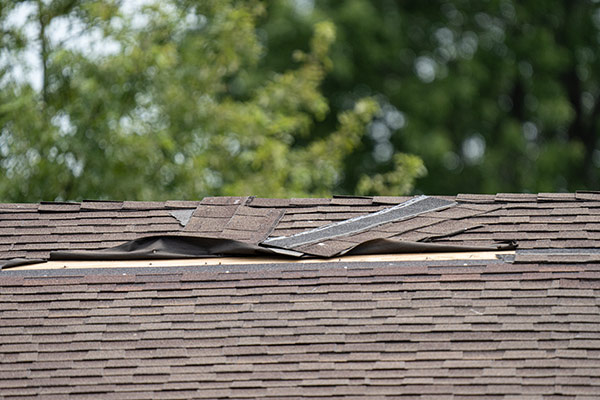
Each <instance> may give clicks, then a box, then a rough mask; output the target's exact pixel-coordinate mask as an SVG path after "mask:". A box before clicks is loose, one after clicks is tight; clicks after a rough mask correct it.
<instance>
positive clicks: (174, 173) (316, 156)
mask: <svg viewBox="0 0 600 400" xmlns="http://www.w3.org/2000/svg"><path fill="white" fill-rule="evenodd" d="M2 7H3V8H2V10H1V13H0V26H1V27H2V36H1V39H0V40H1V43H2V52H3V57H4V60H6V59H8V60H9V61H10V62H8V63H6V62H5V63H4V65H3V70H2V71H0V73H1V74H2V75H1V77H0V83H1V84H0V103H1V105H0V169H1V170H2V174H1V175H0V197H2V200H4V201H7V200H14V201H24V200H33V201H36V200H40V199H44V200H53V199H80V198H122V199H125V198H126V199H165V198H181V199H186V198H199V197H202V196H204V195H223V194H235V195H244V194H253V195H263V196H267V195H268V196H305V195H330V194H331V193H332V191H334V190H339V187H340V183H341V182H342V180H343V165H344V162H345V159H346V157H348V155H349V154H351V153H352V152H354V151H356V149H357V148H358V147H360V145H361V138H362V137H363V136H364V132H365V126H366V125H367V124H368V123H369V122H370V121H371V120H372V119H373V118H374V117H375V116H376V115H378V113H379V106H378V104H377V102H376V101H374V100H373V99H369V98H364V99H356V101H354V102H353V104H352V105H351V106H350V107H346V108H345V109H344V110H338V112H337V113H336V118H337V123H336V124H335V125H334V126H333V127H332V128H331V129H330V130H329V131H328V132H327V133H326V134H323V135H319V136H315V135H314V134H313V131H314V128H315V126H316V125H318V124H319V123H320V121H322V120H323V119H324V118H325V117H326V116H327V115H328V114H329V101H328V99H327V98H326V97H325V96H324V95H323V93H322V92H321V84H322V81H323V79H324V77H325V75H326V73H327V71H328V70H329V69H330V68H331V60H330V58H329V49H330V45H331V44H332V42H334V40H335V27H334V26H333V24H331V23H330V22H328V21H326V20H321V21H319V22H315V23H313V24H311V38H310V39H309V40H307V43H308V46H307V47H306V48H304V50H303V51H301V50H297V49H292V50H290V52H288V54H287V58H288V60H289V61H288V63H287V65H286V68H285V69H283V70H281V71H275V70H268V69H266V67H265V66H264V65H262V64H261V59H262V58H263V57H264V56H265V54H266V53H267V52H269V51H271V49H270V48H268V46H267V45H266V44H265V43H263V42H261V40H260V37H259V32H258V31H257V29H256V25H257V22H258V21H259V20H261V19H264V18H267V17H266V16H265V8H264V5H263V4H262V3H261V2H259V1H246V2H238V1H223V0H219V1H201V2H198V1H187V0H178V1H175V0H174V1H156V2H154V1H146V2H143V3H142V7H141V9H139V10H135V12H131V11H127V9H126V7H125V3H124V4H119V2H117V1H114V0H97V1H91V0H78V1H74V0H57V1H53V2H43V1H26V2H22V3H20V4H16V3H15V4H9V5H8V6H2ZM19 7H21V9H20V10H17V11H19V12H20V13H21V14H22V13H23V10H25V11H28V14H27V15H28V20H27V21H26V23H25V24H23V25H21V26H14V24H13V25H11V24H10V20H9V17H8V16H9V15H11V13H14V12H16V11H15V10H14V8H19ZM11 8H12V10H11ZM57 26H58V27H61V26H63V27H64V26H68V27H69V29H71V30H75V31H76V32H75V34H73V37H75V39H70V38H68V37H67V39H66V40H58V39H57V34H56V29H57V28H56V27H57ZM27 29H29V31H30V32H29V33H28V32H27ZM53 29H54V31H55V33H52V30H53ZM31 31H33V32H35V34H34V35H32V34H31ZM94 38H95V39H94ZM84 39H85V40H87V41H88V42H89V43H84V45H82V42H85V40H84ZM92 39H94V40H95V41H96V42H97V43H94V42H93V40H92ZM94 46H96V47H97V48H94ZM98 46H100V47H99V48H98ZM32 48H33V49H34V50H35V53H36V56H37V57H38V58H39V59H40V60H41V64H40V67H39V69H41V70H42V71H41V73H40V75H41V83H40V87H39V88H36V87H34V86H35V85H32V82H31V81H30V80H27V79H17V78H18V72H19V71H18V68H20V67H22V66H27V65H28V62H29V63H30V62H31V61H30V60H27V59H26V57H25V56H26V54H27V51H31V49H32ZM28 49H29V50H28ZM292 55H293V60H292ZM400 167H401V166H400ZM405 172H406V174H407V176H406V181H407V182H409V186H408V187H403V188H402V189H403V190H406V189H410V183H412V180H413V179H414V177H415V174H414V173H413V172H412V170H408V169H407V170H406V171H399V173H400V174H404V173H405ZM408 174H412V175H408Z"/></svg>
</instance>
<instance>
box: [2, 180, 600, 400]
mask: <svg viewBox="0 0 600 400" xmlns="http://www.w3.org/2000/svg"><path fill="white" fill-rule="evenodd" d="M409 199H410V198H407V197H398V198H395V197H374V198H365V197H360V198H352V197H341V198H333V199H259V198H253V197H227V198H205V199H203V200H202V201H199V202H177V201H171V202H97V201H84V202H81V203H41V204H0V260H4V261H6V260H10V259H13V258H17V257H21V258H29V259H36V258H42V259H46V258H48V257H49V256H50V252H52V251H57V250H81V249H89V250H100V249H106V248H109V247H113V246H115V245H121V244H124V243H127V242H128V241H131V240H136V239H141V238H145V237H148V236H160V235H165V236H167V235H171V236H178V235H181V236H186V237H189V236H195V237H211V238H220V239H224V240H227V239H235V240H237V241H240V242H243V243H246V244H249V245H253V246H256V245H260V243H262V242H263V241H264V240H265V239H267V238H274V237H281V236H290V235H294V234H297V233H301V232H304V231H307V230H310V229H314V228H318V227H323V226H325V225H327V224H331V223H336V222H340V221H345V220H348V219H350V218H355V217H358V216H363V215H368V214H370V213H374V212H378V211H381V210H384V209H386V208H389V207H393V206H395V205H397V204H400V203H402V202H404V201H407V200H409ZM444 199H445V200H448V201H454V202H456V204H454V205H453V206H451V207H449V208H446V209H442V210H437V211H432V212H423V213H420V214H418V215H415V216H413V217H411V218H407V219H404V220H399V221H395V222H389V223H387V224H382V225H378V226H376V227H374V228H372V229H368V230H367V231H363V232H359V233H352V234H350V235H346V236H341V237H335V238H332V239H328V240H325V241H323V243H324V244H323V245H321V246H318V247H319V248H320V249H323V248H327V249H332V250H331V251H333V250H336V251H338V250H339V249H341V250H342V251H343V250H344V249H350V248H352V247H354V246H356V245H357V244H360V243H364V242H365V241H370V240H373V239H376V240H377V239H386V240H389V241H391V242H392V243H393V242H394V241H396V242H398V241H403V242H407V241H409V242H420V243H423V245H425V244H426V243H432V244H439V245H452V246H477V247H481V248H488V247H490V246H496V245H497V244H498V243H499V242H502V241H515V242H516V244H517V245H518V247H517V250H516V252H515V254H513V255H509V256H503V257H501V258H495V259H488V260H481V259H477V260H475V259H469V257H468V254H465V255H464V257H462V258H461V257H460V256H459V257H456V258H455V259H448V260H445V261H439V260H437V261H436V260H433V259H432V260H426V261H423V260H422V261H402V260H396V261H393V260H392V261H390V259H386V260H385V261H384V259H383V258H382V259H381V260H380V261H373V259H372V258H369V259H368V260H367V259H365V260H362V261H361V260H357V259H347V261H344V260H345V259H342V261H341V262H340V261H335V262H334V260H331V259H327V258H325V259H323V260H322V261H321V262H312V263H291V262H287V261H286V260H285V259H277V260H275V261H276V262H275V263H265V264H248V265H244V264H242V265H212V266H205V265H202V264H201V263H198V265H197V266H196V265H192V266H190V265H189V263H186V266H174V267H148V268H118V265H117V268H110V269H85V270H84V269H59V270H48V269H30V270H27V269H19V268H14V269H11V268H7V269H3V270H2V271H0V398H5V399H13V398H14V399H25V398H30V397H36V396H39V397H42V398H67V397H69V398H86V397H93V398H123V399H130V398H141V399H143V398H149V399H150V398H152V399H153V398H182V399H187V398H211V399H215V398H328V399H334V398H369V399H385V398H407V399H408V398H436V399H438V398H439V399H461V398H494V399H495V398H501V399H503V398H506V399H508V398H531V399H534V398H535V399H545V398H558V397H559V398H572V399H585V398H588V399H592V398H596V397H597V394H598V393H600V357H598V355H600V328H598V327H599V326H600V309H599V306H600V250H599V247H600V246H598V241H600V194H599V193H595V192H581V193H576V194H552V193H541V194H539V195H520V194H498V195H458V196H456V197H452V198H448V197H445V198H444ZM310 246H313V247H314V246H317V244H312V245H309V246H308V247H310ZM305 250H307V253H308V254H317V255H319V252H321V253H324V252H322V251H321V250H314V251H313V250H311V249H309V248H307V249H305ZM326 254H330V252H327V253H326Z"/></svg>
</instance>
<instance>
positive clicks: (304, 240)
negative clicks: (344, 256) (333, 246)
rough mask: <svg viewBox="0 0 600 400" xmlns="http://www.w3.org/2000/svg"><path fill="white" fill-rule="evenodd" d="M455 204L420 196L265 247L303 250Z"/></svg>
mask: <svg viewBox="0 0 600 400" xmlns="http://www.w3.org/2000/svg"><path fill="white" fill-rule="evenodd" d="M454 204H456V203H454V202H451V201H448V200H444V199H439V198H435V197H428V196H419V197H416V198H414V199H411V200H408V201H405V202H403V203H401V204H398V205H396V206H394V207H389V208H385V209H383V210H381V211H377V212H373V213H369V214H366V215H361V216H358V217H354V218H349V219H346V220H343V221H340V222H334V223H331V224H328V225H325V226H322V227H319V228H315V229H311V230H308V231H304V232H301V233H298V234H295V235H292V236H289V237H277V238H271V239H267V240H265V241H263V242H262V244H263V245H267V246H274V247H281V248H284V249H289V250H299V249H302V248H303V246H307V245H310V244H313V243H321V242H323V241H324V240H328V239H332V238H337V237H341V236H349V235H356V234H359V233H362V232H365V231H369V230H371V229H373V228H376V227H378V226H381V225H384V224H387V223H390V222H396V221H401V220H405V219H408V218H411V217H414V216H417V215H419V214H423V213H425V212H429V211H436V210H440V209H443V208H447V207H451V206H452V205H454ZM331 255H334V254H331Z"/></svg>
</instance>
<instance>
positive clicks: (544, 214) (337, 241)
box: [0, 192, 600, 260]
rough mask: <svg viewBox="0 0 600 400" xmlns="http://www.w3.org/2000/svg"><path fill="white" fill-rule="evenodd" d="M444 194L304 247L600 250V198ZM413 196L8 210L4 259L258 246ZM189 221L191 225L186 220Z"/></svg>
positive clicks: (2, 217) (0, 221)
mask: <svg viewBox="0 0 600 400" xmlns="http://www.w3.org/2000/svg"><path fill="white" fill-rule="evenodd" d="M440 197H441V198H444V199H446V200H450V201H453V200H455V201H457V203H458V204H457V205H456V206H455V207H451V208H449V209H446V210H441V211H435V212H431V213H425V214H421V215H418V216H417V217H414V218H411V219H408V220H404V221H399V222H391V223H388V224H385V225H381V226H378V227H376V228H374V229H371V230H369V231H367V232H363V233H359V234H355V235H349V236H345V237H339V238H334V239H332V240H329V241H326V243H325V244H326V245H327V246H330V247H331V249H329V248H327V246H325V248H324V246H323V245H320V246H319V247H315V246H312V247H311V246H310V245H309V246H306V248H305V249H304V250H306V251H314V252H316V254H322V255H329V254H331V253H334V252H335V251H336V249H342V250H343V249H345V248H348V247H351V246H353V245H355V244H356V243H359V242H360V241H363V240H369V239H370V238H378V237H391V238H395V239H398V240H407V241H432V242H435V243H448V244H464V245H469V246H490V245H494V244H495V243H497V242H498V241H509V240H515V241H517V243H518V245H519V248H523V249H533V248H538V249H539V248H593V247H598V246H599V245H600V194H598V193H594V192H581V193H576V194H569V193H567V194H563V193H557V194H552V193H541V194H539V195H532V194H498V195H458V196H456V197H449V196H440ZM408 199H410V198H409V197H377V196H376V197H373V198H365V197H359V198H351V197H341V198H333V199H260V198H253V197H208V198H205V199H203V200H202V201H167V202H114V201H111V202H103V201H84V202H81V203H42V204H0V260H8V259H12V258H19V257H23V258H47V257H48V255H49V253H50V251H53V250H76V249H91V250H97V249H102V248H108V247H113V246H117V245H119V244H122V243H124V242H126V241H129V240H134V239H138V238H141V237H145V236H149V235H173V234H186V235H198V236H208V237H220V238H229V239H235V240H240V241H244V242H249V243H253V244H257V243H259V242H260V241H262V240H263V239H265V238H266V237H271V238H273V237H279V236H290V235H294V234H298V233H301V232H304V231H307V230H309V229H314V228H318V227H322V226H324V225H327V224H330V223H335V222H340V221H343V220H346V219H349V218H355V217H358V216H364V215H366V214H369V213H374V212H377V211H381V210H383V209H386V208H389V207H393V206H394V205H395V204H400V203H402V202H404V201H406V200H408ZM184 211H185V212H188V213H191V216H190V218H189V220H187V219H186V218H185V216H182V214H181V213H182V212H184ZM182 219H183V221H189V222H187V224H182ZM184 225H185V226H184ZM324 250H325V251H324Z"/></svg>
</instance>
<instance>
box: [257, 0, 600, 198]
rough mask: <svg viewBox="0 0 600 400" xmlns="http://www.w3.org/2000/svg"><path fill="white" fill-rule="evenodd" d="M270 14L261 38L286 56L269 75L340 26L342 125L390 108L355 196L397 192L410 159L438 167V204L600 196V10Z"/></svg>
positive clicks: (454, 2) (432, 182)
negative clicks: (345, 115) (324, 26)
mask: <svg viewBox="0 0 600 400" xmlns="http://www.w3.org/2000/svg"><path fill="white" fill-rule="evenodd" d="M268 14H269V15H270V17H269V18H268V19H266V20H264V23H263V24H262V25H261V26H260V28H261V29H262V31H263V36H264V37H265V38H266V39H265V40H266V41H267V42H268V43H269V47H270V48H277V49H279V51H278V52H269V53H268V54H267V55H266V57H265V58H264V59H262V62H263V63H264V65H268V66H269V67H270V68H274V69H278V68H285V65H286V64H285V58H284V56H283V55H284V54H285V53H286V52H287V51H290V49H295V48H298V47H299V46H302V44H303V43H304V42H306V39H307V38H308V37H309V35H310V26H311V24H313V23H314V21H319V20H322V19H324V18H328V19H331V20H332V21H333V22H334V23H335V25H336V28H337V32H338V40H337V41H336V43H335V44H334V45H333V47H332V50H331V59H332V61H333V70H332V72H331V73H330V74H329V75H328V76H327V78H326V79H325V81H324V84H323V93H324V94H325V96H326V97H328V98H330V99H332V100H331V109H332V113H331V115H335V113H336V112H337V111H339V110H344V109H347V108H348V107H350V106H351V104H352V103H353V101H355V99H357V98H360V97H363V96H374V97H375V98H377V99H378V101H379V104H380V106H381V108H382V114H381V115H380V116H379V117H378V118H376V119H375V120H374V121H373V122H372V123H371V125H370V135H367V136H365V137H364V138H363V143H362V145H361V146H360V147H358V148H357V149H356V151H355V152H353V154H351V155H350V156H349V157H347V158H346V166H345V172H346V173H345V181H344V187H345V189H346V190H347V191H349V192H351V191H355V190H356V186H355V184H356V182H357V181H361V182H362V184H361V185H359V188H358V189H360V190H362V191H364V192H369V191H371V190H373V189H374V188H375V187H381V185H382V182H383V185H384V186H385V182H386V180H382V177H383V176H386V175H387V176H389V174H392V175H393V173H391V172H390V171H392V169H393V168H394V166H395V165H396V162H397V160H396V159H395V157H394V154H395V153H397V152H398V151H401V152H408V153H411V154H415V155H417V156H419V157H421V158H422V160H423V161H424V162H425V166H426V167H427V170H428V175H427V176H426V177H425V178H423V179H420V180H418V181H417V189H418V190H419V191H422V192H426V193H440V194H443V193H448V194H452V193H457V192H489V193H495V192H503V191H517V192H521V191H525V192H527V191H531V192H538V191H563V190H570V191H572V190H576V189H586V188H587V189H598V187H599V184H600V170H599V167H600V148H599V143H598V134H599V130H600V126H599V124H600V56H599V55H600V4H599V3H598V2H597V1H593V0H581V1H542V0H533V1H528V2H518V1H514V0H487V1H480V0H444V1H402V2H400V1H392V0H381V1H370V0H347V1H343V2H340V1H334V0H320V1H299V0H277V1H275V0H274V1H272V2H269V8H268ZM266 69H267V70H268V69H269V68H266ZM334 124H335V119H333V118H327V119H326V121H325V123H323V124H321V125H319V126H318V127H317V130H322V133H323V134H324V133H325V132H327V131H328V129H331V128H330V127H331V126H333V125H334ZM404 162H406V160H404ZM364 174H366V176H373V174H379V175H377V176H378V178H377V179H374V180H373V181H369V180H361V178H360V176H361V175H364ZM388 181H389V179H388Z"/></svg>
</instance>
